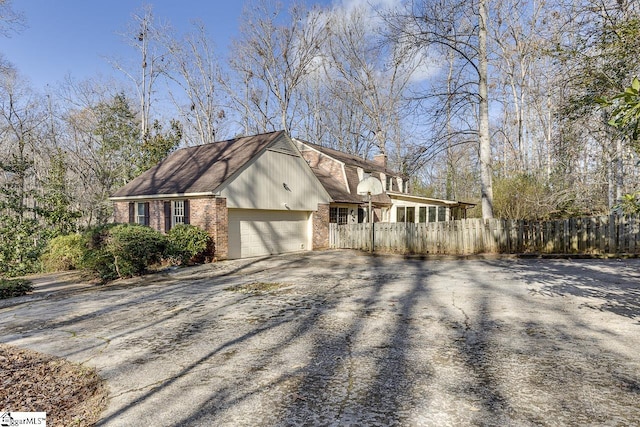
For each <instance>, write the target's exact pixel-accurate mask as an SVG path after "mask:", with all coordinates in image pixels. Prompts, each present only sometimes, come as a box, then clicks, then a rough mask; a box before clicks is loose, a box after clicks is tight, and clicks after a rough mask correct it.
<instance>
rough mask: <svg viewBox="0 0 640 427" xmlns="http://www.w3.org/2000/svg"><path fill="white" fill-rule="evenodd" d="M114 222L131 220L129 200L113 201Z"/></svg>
mask: <svg viewBox="0 0 640 427" xmlns="http://www.w3.org/2000/svg"><path fill="white" fill-rule="evenodd" d="M113 222H119V223H127V222H129V202H113Z"/></svg>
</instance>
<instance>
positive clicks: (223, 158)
mask: <svg viewBox="0 0 640 427" xmlns="http://www.w3.org/2000/svg"><path fill="white" fill-rule="evenodd" d="M283 136H286V133H285V132H284V131H278V132H271V133H264V134H260V135H254V136H245V137H240V138H234V139H229V140H226V141H220V142H212V143H210V144H204V145H198V146H195V147H187V148H182V149H180V150H177V151H175V152H173V153H172V154H170V155H169V156H168V157H167V158H166V159H164V160H163V161H161V162H160V163H158V164H157V165H156V166H154V167H152V168H151V169H149V170H147V171H146V172H144V173H143V174H141V175H140V176H138V177H137V178H135V179H134V180H132V181H131V182H129V183H128V184H126V185H125V186H123V187H121V188H120V189H119V190H118V191H116V192H115V193H114V194H113V196H112V198H120V197H136V196H158V195H178V194H179V195H185V194H213V193H214V192H215V191H216V189H217V188H218V187H220V185H222V184H223V183H224V182H225V181H227V180H228V179H229V178H231V177H232V176H233V175H234V174H235V173H236V172H238V171H239V170H240V169H241V168H242V167H243V166H244V165H245V164H246V163H247V162H248V161H249V160H251V159H252V158H254V157H255V156H257V155H258V154H260V153H261V152H262V151H264V150H265V149H266V148H267V147H268V146H269V145H270V144H272V143H273V142H275V141H277V140H278V139H280V138H281V137H283Z"/></svg>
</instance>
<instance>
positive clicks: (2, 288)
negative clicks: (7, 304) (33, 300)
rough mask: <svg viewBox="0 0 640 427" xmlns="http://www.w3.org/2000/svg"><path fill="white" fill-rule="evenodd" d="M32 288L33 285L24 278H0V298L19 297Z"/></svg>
mask: <svg viewBox="0 0 640 427" xmlns="http://www.w3.org/2000/svg"><path fill="white" fill-rule="evenodd" d="M32 290H33V285H32V284H31V282H30V281H28V280H25V279H0V299H6V298H12V297H19V296H22V295H26V294H27V292H31V291H32Z"/></svg>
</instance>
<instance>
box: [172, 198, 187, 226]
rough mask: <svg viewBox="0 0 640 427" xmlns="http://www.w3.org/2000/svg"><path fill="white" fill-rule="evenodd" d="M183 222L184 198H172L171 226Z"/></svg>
mask: <svg viewBox="0 0 640 427" xmlns="http://www.w3.org/2000/svg"><path fill="white" fill-rule="evenodd" d="M177 224H184V200H174V201H173V203H172V206H171V226H172V227H173V226H175V225H177Z"/></svg>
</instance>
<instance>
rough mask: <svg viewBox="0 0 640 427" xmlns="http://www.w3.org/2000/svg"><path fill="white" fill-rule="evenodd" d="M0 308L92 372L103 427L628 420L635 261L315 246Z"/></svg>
mask: <svg viewBox="0 0 640 427" xmlns="http://www.w3.org/2000/svg"><path fill="white" fill-rule="evenodd" d="M0 307H1V308H0V342H5V343H9V344H12V345H16V346H20V347H25V348H29V349H34V350H37V351H41V352H45V353H50V354H54V355H56V356H62V357H65V358H68V359H70V360H73V361H77V362H82V363H85V364H87V365H90V366H93V367H96V368H97V370H98V372H99V373H100V375H102V376H103V377H104V378H105V379H106V380H107V383H108V385H109V389H110V399H111V400H110V404H109V407H108V409H107V411H106V412H105V413H104V414H103V419H102V421H101V422H100V424H99V425H104V426H131V425H138V426H144V425H153V426H212V425H217V426H273V425H287V426H288V425H291V426H302V425H307V426H313V425H329V426H332V425H335V426H338V425H340V426H343V425H358V426H364V425H366V426H378V425H379V426H391V425H400V426H421V425H425V426H432V425H438V426H440V425H518V426H521V425H584V424H591V425H632V424H636V425H637V423H638V422H639V420H640V351H638V349H640V322H639V320H640V260H622V261H616V260H611V261H600V260H522V259H520V260H518V259H505V260H481V259H480V260H427V261H424V260H418V259H404V258H402V257H398V256H376V257H371V256H368V255H364V254H359V253H357V252H351V251H327V252H315V253H302V254H292V255H285V256H278V257H273V258H270V259H253V260H241V261H229V262H221V263H216V264H210V265H204V266H198V267H193V268H188V269H182V270H176V271H174V272H172V273H169V274H164V275H156V276H148V277H145V278H141V279H131V280H127V281H120V282H118V283H115V284H112V285H109V286H103V287H91V288H86V287H85V288H83V287H75V288H64V289H55V287H49V288H47V289H43V291H42V292H39V293H36V294H34V295H32V296H28V297H22V298H19V299H14V300H12V301H11V302H5V303H4V305H2V306H0Z"/></svg>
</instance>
